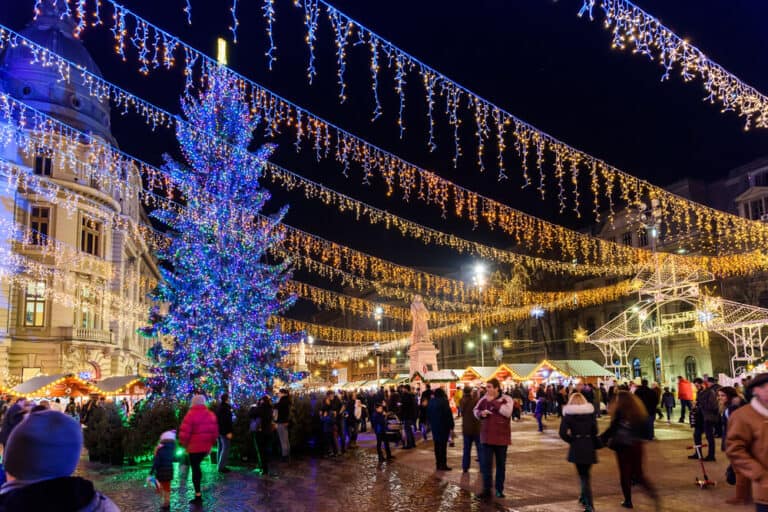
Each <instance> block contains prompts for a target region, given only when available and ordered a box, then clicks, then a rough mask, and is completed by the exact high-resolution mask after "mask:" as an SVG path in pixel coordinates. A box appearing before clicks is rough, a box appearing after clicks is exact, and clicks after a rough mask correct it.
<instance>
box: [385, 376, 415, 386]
mask: <svg viewBox="0 0 768 512" xmlns="http://www.w3.org/2000/svg"><path fill="white" fill-rule="evenodd" d="M410 380H411V379H409V378H408V374H407V373H398V374H397V375H395V376H394V377H393V378H391V379H389V380H388V381H387V382H385V383H384V385H385V386H399V385H400V384H408V382H410Z"/></svg>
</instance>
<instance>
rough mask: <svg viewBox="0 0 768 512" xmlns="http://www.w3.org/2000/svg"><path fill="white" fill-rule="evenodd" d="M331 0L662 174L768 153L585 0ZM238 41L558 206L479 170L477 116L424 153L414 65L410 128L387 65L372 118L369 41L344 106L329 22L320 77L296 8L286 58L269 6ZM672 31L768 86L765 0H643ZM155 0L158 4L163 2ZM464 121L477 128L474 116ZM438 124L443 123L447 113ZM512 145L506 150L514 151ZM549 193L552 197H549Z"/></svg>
mask: <svg viewBox="0 0 768 512" xmlns="http://www.w3.org/2000/svg"><path fill="white" fill-rule="evenodd" d="M124 3H125V5H127V6H128V7H129V8H132V9H134V10H135V11H136V12H137V13H139V14H140V15H142V16H144V17H145V18H148V19H149V20H150V21H152V22H153V23H156V24H158V25H159V26H160V27H161V28H164V29H166V30H168V31H170V32H172V33H174V34H177V35H178V36H179V37H181V38H182V39H183V40H185V41H186V42H188V43H191V44H192V45H193V46H195V47H197V48H198V49H201V50H204V51H206V52H207V53H209V54H210V55H214V53H215V39H216V37H217V36H224V37H227V38H229V37H231V36H230V34H229V32H228V30H227V26H228V25H229V24H230V23H231V20H230V17H229V16H230V13H229V5H230V2H229V1H224V0H218V1H194V0H193V2H192V5H193V8H192V25H191V26H187V24H186V21H185V16H184V13H183V12H182V9H183V6H184V0H163V1H162V2H161V1H154V2H147V1H126V2H124ZM333 3H334V5H335V6H336V7H338V8H340V9H342V10H343V11H345V12H346V13H347V14H349V15H350V16H352V17H353V18H355V19H357V20H358V21H360V22H361V23H363V24H364V25H367V26H368V27H369V28H370V29H372V30H373V31H375V32H377V33H378V34H379V35H381V36H383V37H384V38H387V39H389V40H391V41H392V42H393V43H395V44H396V45H398V46H399V47H401V48H402V49H404V50H406V51H408V52H409V53H411V54H413V55H415V56H416V57H418V58H420V59H422V60H423V61H425V62H426V63H428V64H430V65H431V66H432V67H434V68H436V69H438V70H439V71H441V72H442V73H444V74H446V75H447V76H449V77H451V78H453V79H454V80H456V81H457V82H459V83H460V84H462V85H465V86H466V87H468V88H469V89H471V90H473V91H474V92H476V93H478V94H480V95H482V96H484V97H485V98H486V99H489V100H491V101H492V102H494V103H496V104H497V105H500V106H502V107H504V108H506V109H507V110H508V111H510V112H511V113H513V114H515V115H517V116H519V117H521V118H522V119H524V120H526V121H528V122H530V123H532V124H533V125H534V126H536V127H538V128H540V129H542V130H544V131H546V132H548V133H550V134H551V135H554V136H556V137H558V138H560V139H561V140H563V141H565V142H567V143H569V144H571V145H573V146H575V147H576V148H579V149H582V150H584V151H586V152H588V153H590V154H592V155H594V156H598V157H601V158H603V159H604V160H606V161H607V162H608V163H611V164H613V165H616V166H617V167H619V168H620V169H623V170H625V171H627V172H629V173H632V174H634V175H636V176H639V177H643V178H647V179H648V180H650V181H651V182H653V183H655V184H658V185H666V184H669V183H671V182H673V181H675V180H677V179H679V178H683V177H695V178H698V179H702V180H709V179H716V178H719V177H723V176H724V175H725V174H727V172H728V171H729V170H730V169H732V168H733V167H735V166H738V165H741V164H744V163H747V162H749V161H750V160H753V159H755V158H758V157H762V156H766V155H768V130H765V129H763V130H753V131H750V132H745V131H744V130H743V121H742V120H740V119H739V118H738V117H737V116H736V115H735V114H733V113H727V114H721V113H720V110H719V107H718V106H716V105H709V104H707V103H703V102H702V97H703V95H704V94H703V88H702V85H701V82H700V81H699V80H695V81H693V82H692V83H688V84H685V83H683V82H682V80H680V79H679V76H678V75H673V77H672V78H671V79H670V80H669V81H667V82H664V83H662V82H660V77H661V75H662V69H661V68H660V67H659V65H658V64H657V63H655V62H650V61H648V60H647V58H645V57H641V56H638V55H632V54H631V53H629V52H621V51H617V50H611V49H610V34H609V32H607V31H606V30H604V29H603V27H602V24H601V23H598V22H589V21H588V20H587V19H586V18H585V19H580V18H578V17H577V16H576V13H577V12H578V10H579V7H580V6H581V1H580V0H560V1H557V2H553V1H551V0H506V1H505V0H476V1H474V2H466V1H455V0H443V1H441V2H436V1H431V0H430V1H426V0H425V1H413V0H409V1H405V0H366V1H359V0H358V1H353V0H336V1H335V2H333ZM32 4H33V2H32V0H28V1H21V0H14V1H13V2H11V1H4V2H0V19H2V22H3V23H4V24H8V25H10V26H11V27H12V28H15V29H20V28H22V27H23V26H24V25H25V24H26V22H27V21H28V20H29V19H30V18H31V13H32ZM239 4H240V7H239V20H240V28H239V42H238V44H237V46H235V47H232V48H231V55H230V66H231V67H233V68H234V69H235V70H237V71H239V72H240V73H242V74H244V75H246V76H248V77H249V78H252V79H253V80H255V81H256V82H259V83H261V84H263V85H266V86H267V87H269V88H270V89H272V90H273V91H275V92H277V93H279V94H280V95H282V96H284V97H286V98H287V99H290V100H294V101H295V102H296V103H298V104H299V105H301V106H303V107H306V108H308V109H309V110H311V111H312V112H314V113H316V114H318V115H319V116H321V117H324V118H325V119H327V120H330V121H333V122H334V123H336V124H338V125H340V126H341V127H343V128H346V129H348V130H349V131H351V132H353V133H355V134H357V135H360V136H362V137H364V138H366V139H367V140H369V141H371V142H374V143H376V144H377V145H379V146H381V147H383V148H384V149H387V150H390V151H393V152H394V153H396V154H398V155H401V156H403V157H405V158H406V159H408V160H410V161H411V162H414V163H416V164H419V165H421V166H423V167H425V168H428V169H431V170H434V171H436V172H437V173H438V174H440V175H442V176H444V177H446V178H448V179H450V180H453V181H456V182H458V183H460V184H462V185H464V186H467V187H469V188H471V189H473V190H476V191H478V192H482V193H484V194H486V195H489V196H491V197H493V198H495V199H497V200H500V201H502V202H505V203H507V204H509V205H511V206H514V207H516V208H519V209H522V210H524V211H527V212H529V213H532V214H534V215H537V216H541V217H544V218H548V219H554V220H556V221H558V222H560V223H566V224H568V225H569V226H579V224H578V223H577V222H576V221H575V220H574V219H570V218H560V217H554V216H553V214H554V212H556V210H557V208H556V204H555V203H554V202H552V201H544V202H542V201H541V200H539V199H538V197H537V194H536V191H535V188H532V189H530V190H521V189H520V185H521V179H520V164H519V162H518V161H517V160H515V159H513V158H510V159H509V160H508V162H509V163H508V173H509V175H510V179H509V180H508V181H504V182H501V183H499V182H498V181H497V179H496V173H495V171H494V167H493V165H490V166H489V170H488V171H487V172H486V174H485V175H480V174H479V173H478V171H477V169H476V167H475V162H474V149H473V148H474V145H473V144H472V143H471V140H472V139H471V137H472V134H473V133H474V127H473V126H472V125H469V126H466V127H465V130H464V131H465V134H466V137H467V144H466V146H467V147H466V148H465V149H466V156H465V157H464V159H463V161H462V162H460V165H459V167H458V168H457V169H454V168H453V165H452V163H451V158H452V156H453V144H452V142H451V140H450V138H449V131H448V130H446V129H444V130H442V131H438V137H439V139H438V144H439V146H440V148H439V150H438V151H437V152H436V153H434V154H430V153H429V152H428V151H427V149H426V131H425V117H424V112H425V109H424V94H423V86H422V85H421V84H420V83H417V82H416V77H417V75H411V82H410V83H409V85H408V86H407V87H408V90H409V91H411V92H410V93H409V96H408V104H407V107H406V109H407V117H406V126H407V127H408V129H407V132H406V137H405V139H404V140H400V139H399V138H398V129H397V126H396V124H395V119H396V117H395V115H396V112H397V96H396V94H395V93H394V91H393V81H392V79H391V74H390V73H389V72H387V71H384V72H383V73H382V75H381V77H382V78H381V80H380V96H381V98H382V104H383V107H384V112H385V115H384V116H382V117H381V118H379V119H378V120H377V121H376V122H375V123H371V122H370V118H371V112H372V108H373V102H372V92H371V89H370V82H369V76H368V61H367V58H368V53H367V52H366V51H364V50H363V49H353V50H350V54H349V58H348V65H347V72H346V76H347V80H348V84H349V87H348V96H349V100H348V101H347V103H345V104H343V105H340V104H339V103H338V100H337V87H336V67H335V54H334V49H333V39H332V35H331V31H330V25H329V24H328V22H327V20H326V19H323V20H322V21H321V25H320V32H319V34H318V44H317V47H318V48H317V53H318V63H317V70H318V77H317V78H316V81H315V83H314V84H313V85H312V86H310V85H308V83H307V79H306V74H305V68H306V65H307V48H306V46H305V45H304V42H303V41H304V27H303V24H302V11H301V10H300V9H297V8H295V7H293V5H292V2H291V1H289V0H276V2H275V4H276V9H277V22H276V24H275V26H274V30H275V40H276V44H277V56H278V59H279V60H278V61H277V62H276V63H275V67H274V70H273V71H272V72H270V71H268V69H267V59H266V57H264V52H265V50H266V48H267V45H266V43H267V39H266V35H265V32H264V22H263V19H262V16H261V11H260V8H261V5H262V2H256V1H248V2H244V1H241V2H239ZM637 4H638V5H639V6H641V7H642V8H644V9H646V10H647V11H649V12H650V13H651V14H654V15H656V16H658V17H660V18H661V20H662V21H663V22H664V23H666V24H667V26H669V27H670V28H672V29H673V30H675V31H676V32H677V33H678V34H679V35H681V36H683V37H687V38H689V40H690V41H691V42H692V43H693V44H694V45H696V46H698V47H699V48H700V49H701V50H703V51H704V52H705V53H707V55H709V56H710V57H711V58H713V59H714V60H716V61H717V62H718V63H720V64H721V65H723V66H724V67H725V68H726V69H728V70H729V71H731V72H732V73H734V74H736V75H737V76H738V77H740V78H741V79H742V80H744V81H746V82H747V83H749V84H750V85H752V86H754V87H756V88H757V89H758V90H760V91H761V92H763V93H768V65H767V64H768V31H766V30H765V29H764V26H763V25H764V22H765V20H766V19H768V2H757V1H754V0H729V1H728V2H723V1H722V0H717V1H715V0H676V1H674V2H670V1H669V0H666V1H665V0H638V1H637ZM160 5H162V7H160ZM85 42H86V45H87V46H88V48H89V50H90V51H91V53H92V54H93V55H94V58H95V59H96V61H97V63H98V64H99V66H100V67H101V69H102V71H103V74H104V75H105V77H106V78H107V79H108V80H110V81H113V82H117V83H118V84H120V85H122V86H123V87H125V88H126V89H128V90H129V91H131V92H134V93H137V94H139V95H140V96H144V97H146V98H147V99H148V100H150V101H152V102H153V103H156V104H159V105H161V106H164V107H166V108H169V109H170V110H173V111H178V95H179V92H180V91H181V76H180V71H179V70H175V71H173V72H170V73H168V72H155V73H153V74H151V75H150V76H149V77H143V76H141V75H140V74H139V73H138V72H137V66H136V64H135V62H130V60H129V62H128V63H122V62H120V60H119V59H118V58H117V57H115V55H114V54H113V53H112V52H111V40H110V35H109V34H108V33H107V32H106V31H104V30H95V31H88V32H87V33H86V35H85ZM466 124H469V123H468V122H467V123H466ZM113 126H114V134H115V136H116V138H117V140H118V141H119V143H120V145H121V147H122V148H123V149H124V150H126V151H127V152H129V153H131V154H134V155H137V156H140V157H142V158H144V159H146V160H148V161H150V162H153V163H159V161H160V158H159V157H160V154H161V153H162V152H163V151H171V152H174V151H175V144H174V139H173V137H172V136H171V135H170V134H169V133H167V132H162V131H161V132H158V133H155V134H153V133H152V132H151V131H150V130H149V129H148V128H147V127H145V126H144V124H143V122H141V121H137V120H136V118H134V117H127V118H121V117H120V116H118V115H115V114H114V113H113ZM442 126H445V124H444V123H442ZM276 142H277V143H278V144H279V145H280V149H279V150H278V152H277V154H276V155H275V161H277V162H278V163H281V164H284V165H286V166H287V167H289V168H291V169H292V170H295V171H297V172H299V173H301V174H303V175H305V176H307V177H311V178H313V179H315V180H318V181H321V182H323V183H324V184H327V185H329V186H332V187H334V188H336V189H337V190H340V191H342V192H345V193H348V194H350V195H352V196H354V197H356V198H358V199H362V200H365V201H367V202H370V203H372V204H374V205H376V206H379V207H382V208H387V209H389V210H391V211H393V212H395V213H398V214H401V215H403V216H406V217H408V218H410V219H412V220H418V221H419V222H421V223H423V224H427V225H430V226H432V227H436V228H438V229H442V230H445V231H451V232H454V233H456V234H459V235H462V236H466V237H471V238H473V239H476V240H479V241H483V242H488V243H494V244H498V245H505V244H506V245H508V241H506V240H505V239H504V237H503V236H502V235H500V234H499V233H493V232H491V231H489V230H487V229H485V228H480V229H478V230H477V232H474V233H473V232H472V229H471V226H470V225H469V223H468V222H465V221H461V220H455V219H448V220H443V219H441V218H440V215H439V214H438V213H437V212H436V211H435V210H434V209H432V208H425V207H421V206H418V205H404V204H403V202H402V201H401V200H400V199H399V198H394V197H393V198H389V199H387V198H385V195H384V187H383V185H382V184H381V183H379V182H374V183H373V184H372V185H371V186H369V187H366V186H365V185H363V184H362V183H361V179H360V174H359V173H352V174H351V175H350V177H349V178H344V177H343V176H341V173H340V172H339V169H337V168H335V166H333V165H331V164H329V163H322V164H316V163H315V162H314V160H313V158H311V154H310V153H311V151H309V150H307V151H305V152H304V153H303V154H301V155H296V154H295V152H294V151H293V147H292V144H291V143H292V139H290V140H285V139H277V141H276ZM511 154H512V153H510V156H511ZM551 195H552V194H551ZM274 199H275V205H277V204H280V203H284V202H288V203H290V204H291V211H290V213H289V216H288V219H287V221H288V222H289V223H291V224H293V225H295V226H298V227H301V228H304V229H307V230H309V231H312V232H314V233H317V234H319V235H321V236H325V237H327V238H330V239H332V240H334V241H338V242H341V243H344V244H348V245H350V246H352V247H355V248H358V249H361V250H365V251H369V252H372V253H375V254H377V255H380V256H383V257H387V258H390V259H393V260H395V261H397V262H401V263H405V264H412V265H421V266H426V265H433V266H441V265H446V266H454V265H458V264H461V263H466V262H468V261H470V260H471V257H470V256H466V255H464V256H457V255H455V254H454V253H451V252H450V251H447V250H442V249H425V248H424V246H423V245H422V244H420V243H418V242H413V241H409V240H404V239H402V238H400V237H399V236H397V235H396V234H394V233H388V232H386V231H385V230H384V229H383V228H380V227H377V228H370V227H368V225H367V224H356V223H355V222H354V220H353V219H352V218H351V217H350V216H348V215H339V214H336V213H335V212H333V211H329V210H327V209H325V208H324V207H322V206H321V205H320V204H319V203H316V202H304V201H303V200H302V199H301V198H300V197H299V196H298V195H295V194H293V195H292V194H285V193H281V192H279V191H277V190H276V191H275V194H274Z"/></svg>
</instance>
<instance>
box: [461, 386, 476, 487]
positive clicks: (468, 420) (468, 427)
mask: <svg viewBox="0 0 768 512" xmlns="http://www.w3.org/2000/svg"><path fill="white" fill-rule="evenodd" d="M479 399H480V398H479V397H478V396H477V391H472V388H470V387H469V386H465V387H464V396H462V397H461V402H460V403H459V409H460V410H461V418H462V419H461V433H462V435H463V436H464V453H463V455H462V457H461V470H462V471H463V472H464V473H466V472H468V471H469V463H470V459H471V458H472V443H474V445H475V451H476V452H477V458H478V459H479V458H480V420H479V419H477V418H476V417H475V413H474V409H475V405H477V401H478V400H479Z"/></svg>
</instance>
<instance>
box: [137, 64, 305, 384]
mask: <svg viewBox="0 0 768 512" xmlns="http://www.w3.org/2000/svg"><path fill="white" fill-rule="evenodd" d="M182 110H183V112H184V115H185V117H186V118H187V120H188V121H189V122H190V124H191V125H192V126H195V127H197V130H191V129H189V128H188V127H185V126H184V125H183V124H178V125H177V126H178V128H177V138H178V141H179V144H180V147H181V150H182V153H183V156H184V160H185V163H181V162H177V161H174V160H173V159H171V158H170V157H168V156H166V157H165V159H166V163H165V165H164V170H165V171H166V172H167V173H168V174H169V175H170V176H171V178H172V181H173V183H174V184H175V185H176V186H177V187H178V188H179V189H180V190H181V191H182V192H183V193H184V196H185V202H186V208H184V209H179V208H171V207H167V208H160V209H158V210H155V211H154V212H152V216H153V217H154V218H156V219H158V220H160V221H161V222H163V223H164V224H165V225H167V226H168V227H169V228H170V232H169V235H170V245H168V246H167V247H166V248H164V249H162V250H161V251H160V252H159V254H158V257H159V259H160V261H161V262H162V263H163V265H164V266H165V267H166V268H165V269H164V270H163V271H162V274H163V281H162V283H161V284H160V285H159V286H158V288H157V289H156V290H155V292H154V298H155V300H158V301H161V302H167V303H169V308H168V313H167V314H165V315H161V314H160V312H159V310H158V308H153V311H152V312H151V313H150V317H151V318H150V322H151V326H150V327H149V328H148V329H147V330H146V332H145V334H147V335H152V336H170V337H171V338H172V339H173V349H172V350H166V349H164V348H163V347H162V346H161V345H160V344H159V343H158V344H156V345H155V346H153V347H152V349H151V350H150V357H151V359H152V361H153V364H154V367H153V368H152V375H151V377H150V379H149V385H150V387H151V388H152V389H153V390H155V391H156V392H159V393H161V394H162V395H164V396H171V397H176V398H180V399H185V398H188V397H189V396H190V395H191V394H192V393H193V392H194V391H195V390H201V391H203V392H204V393H206V394H207V395H209V396H218V395H219V394H221V393H223V392H229V393H230V394H231V395H232V396H233V397H234V398H238V397H245V396H254V395H256V394H261V393H263V392H264V391H266V390H271V389H272V386H273V382H274V381H275V379H280V380H282V381H289V380H291V378H292V374H291V372H290V371H289V370H288V369H287V368H284V367H283V366H281V363H280V362H281V359H282V358H283V356H284V355H285V353H286V350H287V347H288V345H290V344H291V343H295V342H297V341H298V336H299V335H298V334H286V333H283V332H281V331H280V328H279V327H278V326H271V324H270V318H271V317H272V316H273V315H278V314H280V313H281V312H283V311H285V310H286V309H287V308H289V307H290V306H291V305H292V304H293V302H294V301H295V297H293V296H288V295H286V294H284V293H281V292H279V290H280V288H281V286H282V285H283V283H285V281H286V280H287V279H289V278H290V271H289V269H288V265H289V263H288V262H287V261H284V262H282V263H277V264H270V263H269V262H268V261H267V250H268V248H270V247H272V246H274V245H275V244H280V243H281V241H282V234H281V232H280V231H279V230H278V229H276V228H277V225H278V224H279V223H280V221H281V220H282V218H283V216H284V215H285V213H286V211H287V207H283V208H282V209H281V210H280V211H279V212H277V213H276V214H274V215H271V216H264V215H262V214H261V213H260V212H261V210H262V208H263V207H264V205H265V203H266V202H267V201H268V200H269V198H270V194H269V192H268V191H267V190H265V189H264V188H261V187H260V185H259V178H260V177H261V174H262V169H263V165H264V162H265V159H266V158H267V157H268V156H269V155H270V154H271V152H272V147H271V146H263V147H262V148H261V149H260V150H258V151H257V152H256V153H255V158H254V154H250V153H248V152H247V148H248V145H249V144H250V143H251V140H252V134H253V130H254V129H255V127H256V124H257V122H258V119H256V118H254V117H252V116H251V114H250V112H249V109H248V105H247V104H246V103H245V102H244V101H243V99H242V97H241V95H240V93H239V91H238V90H237V89H236V88H233V87H231V86H230V85H229V84H228V83H227V82H226V81H225V80H223V79H220V78H217V76H216V75H215V74H212V75H210V77H209V82H208V87H207V88H206V89H205V90H203V91H202V92H201V93H200V94H199V96H198V98H197V99H193V98H186V99H185V100H183V101H182ZM200 133H208V134H213V133H215V134H217V136H218V137H219V138H220V139H223V140H226V141H227V142H228V143H229V144H230V145H231V146H230V149H222V145H221V144H213V143H212V142H211V139H210V137H205V136H201V135H200ZM231 147H234V148H237V150H236V151H232V150H231ZM169 269H170V270H169Z"/></svg>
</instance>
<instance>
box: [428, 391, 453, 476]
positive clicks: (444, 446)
mask: <svg viewBox="0 0 768 512" xmlns="http://www.w3.org/2000/svg"><path fill="white" fill-rule="evenodd" d="M427 418H428V419H429V425H430V427H431V428H432V438H433V439H434V442H435V466H436V467H437V470H438V471H450V470H451V469H452V468H450V467H448V437H449V436H450V434H451V430H453V427H454V423H453V413H452V412H451V406H450V404H449V403H448V396H447V395H446V394H445V391H444V390H443V388H437V389H436V390H435V392H434V396H433V398H432V400H430V401H429V405H427Z"/></svg>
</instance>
